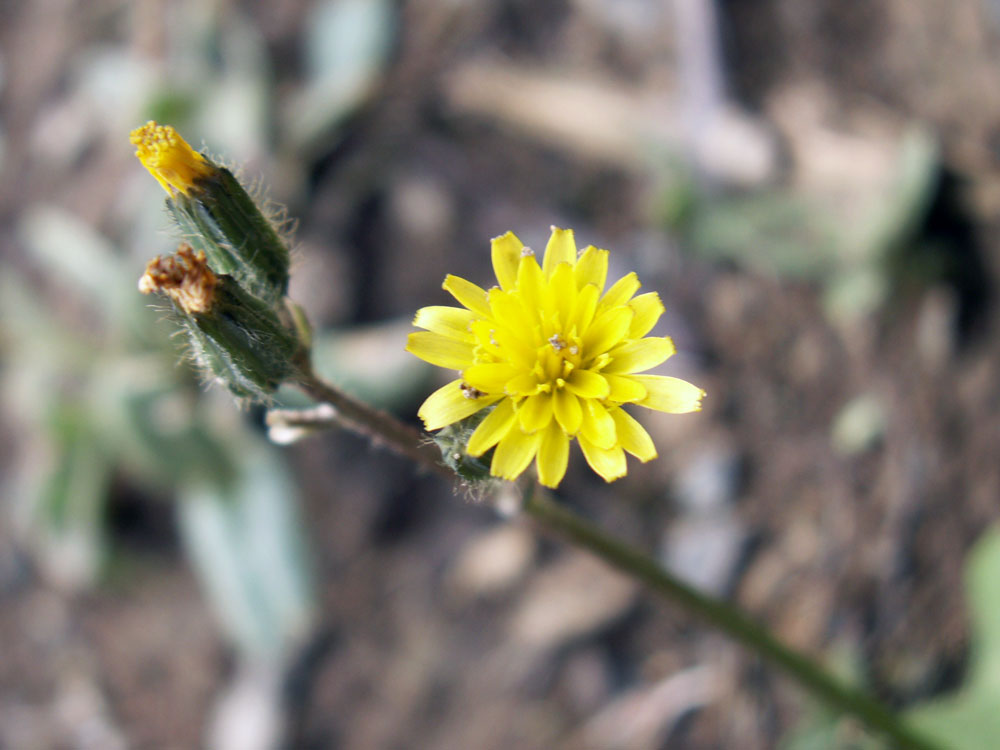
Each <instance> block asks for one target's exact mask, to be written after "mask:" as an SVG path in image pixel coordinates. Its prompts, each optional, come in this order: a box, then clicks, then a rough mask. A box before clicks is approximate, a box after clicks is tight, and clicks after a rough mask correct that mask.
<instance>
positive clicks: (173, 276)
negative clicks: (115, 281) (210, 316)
mask: <svg viewBox="0 0 1000 750" xmlns="http://www.w3.org/2000/svg"><path fill="white" fill-rule="evenodd" d="M218 283H219V279H218V277H217V276H216V275H215V274H214V273H212V270H211V269H210V268H209V267H208V262H207V261H206V260H205V253H204V252H202V251H200V250H199V251H198V252H197V253H196V252H195V251H194V249H193V248H192V247H191V246H190V245H189V244H187V243H186V242H185V243H182V244H181V245H180V247H178V248H177V252H176V253H175V254H174V255H168V256H167V257H166V258H162V257H160V256H159V255H157V256H156V257H155V258H153V259H152V260H151V261H149V263H148V264H147V265H146V272H145V273H144V274H143V275H142V278H140V279H139V291H140V292H142V293H143V294H152V293H153V292H163V293H164V294H166V295H168V296H169V297H170V298H171V299H172V300H173V301H174V302H176V303H177V304H178V306H179V307H180V308H181V309H182V310H184V311H185V312H189V313H206V312H208V311H209V310H211V309H212V305H213V304H214V302H215V287H216V286H217V285H218Z"/></svg>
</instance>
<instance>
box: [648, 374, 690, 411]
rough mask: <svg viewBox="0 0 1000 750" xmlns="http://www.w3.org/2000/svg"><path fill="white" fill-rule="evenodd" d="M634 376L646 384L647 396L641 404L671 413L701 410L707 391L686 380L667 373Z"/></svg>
mask: <svg viewBox="0 0 1000 750" xmlns="http://www.w3.org/2000/svg"><path fill="white" fill-rule="evenodd" d="M632 378H633V379H634V380H636V381H638V382H639V383H641V384H642V385H644V386H646V391H647V394H646V398H644V399H643V400H642V401H639V402H638V403H639V406H645V407H646V408H647V409H655V410H656V411H665V412H669V413H671V414H686V413H687V412H690V411H701V399H702V398H703V397H704V396H705V391H703V390H702V389H701V388H699V387H698V386H696V385H692V384H691V383H689V382H687V381H686V380H681V379H680V378H671V377H668V376H666V375H633V376H632Z"/></svg>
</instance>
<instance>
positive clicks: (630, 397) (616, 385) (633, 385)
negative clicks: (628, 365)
mask: <svg viewBox="0 0 1000 750" xmlns="http://www.w3.org/2000/svg"><path fill="white" fill-rule="evenodd" d="M601 375H603V376H604V379H605V380H607V381H608V385H609V386H611V392H610V393H609V394H608V401H614V402H615V403H617V404H627V403H630V402H632V401H642V400H643V399H644V398H646V387H645V386H644V385H642V384H641V383H638V382H637V381H636V380H635V379H634V378H632V377H630V376H628V375H610V374H608V373H606V372H604V371H602V372H601Z"/></svg>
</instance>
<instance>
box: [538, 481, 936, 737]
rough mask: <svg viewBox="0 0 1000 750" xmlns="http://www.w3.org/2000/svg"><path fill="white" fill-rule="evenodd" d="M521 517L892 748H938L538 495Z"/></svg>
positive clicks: (738, 615) (721, 605) (721, 604)
mask: <svg viewBox="0 0 1000 750" xmlns="http://www.w3.org/2000/svg"><path fill="white" fill-rule="evenodd" d="M524 510H525V512H526V513H527V514H528V515H530V516H532V517H533V518H534V519H535V520H536V521H538V522H539V523H541V524H542V525H543V526H545V527H547V528H549V529H551V530H553V531H556V532H557V533H559V534H560V535H562V536H563V537H564V538H565V539H568V540H569V541H570V542H572V543H573V544H576V545H577V546H580V547H584V548H586V549H588V550H590V551H591V552H592V553H594V554H595V555H597V556H598V557H599V558H601V559H602V560H604V561H605V562H606V563H608V564H609V565H611V566H613V567H615V568H618V570H620V571H622V572H624V573H626V574H628V575H629V576H631V577H632V578H635V579H636V580H638V581H641V582H642V583H644V584H646V586H648V587H649V588H650V589H652V590H653V591H655V592H656V593H658V594H660V595H661V596H663V597H664V598H665V599H668V600H670V601H671V602H673V603H674V604H677V605H679V606H680V607H682V608H683V609H685V610H687V611H688V612H691V613H692V614H694V615H697V616H698V617H700V618H701V619H702V620H704V621H705V622H707V623H709V624H710V625H713V626H714V627H716V628H718V629H719V630H721V631H722V632H723V633H725V634H726V635H728V636H729V637H730V638H732V639H733V640H734V641H736V642H738V643H740V644H742V645H743V646H746V647H747V648H748V649H750V650H751V651H753V652H754V653H757V654H759V655H760V656H762V657H764V658H766V659H768V660H769V661H770V662H771V663H772V664H773V665H774V666H776V667H778V668H779V669H781V670H782V671H784V672H785V673H786V674H787V675H789V676H790V677H792V678H794V679H795V680H797V681H798V682H799V684H801V685H802V686H803V687H805V688H806V689H807V690H809V691H810V692H811V693H813V695H815V696H816V697H817V698H819V699H820V700H822V701H823V702H824V703H826V704H827V705H828V706H830V707H831V708H834V709H836V710H838V711H842V712H844V713H848V714H853V715H854V716H856V717H858V718H859V719H861V720H862V721H864V722H865V723H866V724H867V725H868V726H869V727H871V728H872V729H874V730H876V731H878V732H881V733H883V734H884V735H885V736H886V737H887V738H889V739H891V740H892V741H893V743H894V746H895V747H900V748H910V749H912V750H938V746H937V745H936V744H934V743H932V742H931V741H930V740H928V739H926V738H924V737H923V736H921V735H920V734H918V733H917V732H915V731H914V730H912V729H910V728H909V727H908V726H906V725H905V724H904V723H903V721H902V720H901V719H900V717H899V716H898V715H897V714H895V713H893V712H892V711H890V710H889V709H888V708H886V707H885V706H883V705H882V704H881V703H879V702H878V701H876V700H875V699H874V698H872V697H871V696H869V695H868V694H866V693H865V692H863V691H861V690H858V689H857V688H854V687H851V686H850V685H847V684H845V683H844V682H842V681H841V680H839V679H837V678H835V677H834V676H833V675H831V674H830V673H829V672H828V671H826V670H825V669H823V668H822V667H821V666H819V664H817V663H816V662H815V661H813V660H812V659H810V658H809V657H808V656H806V655H804V654H802V653H800V652H798V651H795V650H793V649H791V648H789V647H788V646H786V645H784V644H783V643H781V641H779V640H778V639H776V638H775V637H774V636H773V635H771V634H770V633H769V632H768V631H767V630H765V629H764V628H763V627H761V626H760V625H757V624H756V623H755V622H753V621H752V620H750V619H749V618H748V617H747V616H746V615H744V614H743V613H742V612H741V611H740V610H739V609H737V608H736V607H735V606H733V605H732V604H729V603H727V602H725V601H722V600H720V599H714V598H712V597H710V596H706V595H705V594H703V593H701V592H699V591H697V590H696V589H693V588H691V587H690V586H688V585H687V584H685V583H683V582H682V581H680V580H679V579H677V578H675V577H674V576H672V575H671V574H670V573H668V572H667V571H666V570H664V569H663V567H662V566H661V565H659V564H658V563H657V562H656V561H655V560H653V559H652V558H650V557H648V556H647V555H644V554H642V553H641V552H638V551H637V550H636V549H634V548H633V547H631V546H629V545H628V544H625V543H624V542H622V541H621V540H619V539H616V538H615V537H613V536H611V535H610V534H607V533H605V532H604V531H601V529H599V528H598V527H596V526H594V525H593V524H592V523H590V522H589V521H587V520H585V519H584V518H582V517H581V516H579V515H577V514H576V513H574V512H573V511H571V510H569V509H568V508H566V507H565V506H562V505H559V504H558V503H556V502H554V501H553V500H552V498H551V496H550V495H549V494H548V493H546V492H544V491H543V490H541V489H540V488H538V489H536V490H535V491H534V492H529V496H528V497H527V499H526V501H525V505H524Z"/></svg>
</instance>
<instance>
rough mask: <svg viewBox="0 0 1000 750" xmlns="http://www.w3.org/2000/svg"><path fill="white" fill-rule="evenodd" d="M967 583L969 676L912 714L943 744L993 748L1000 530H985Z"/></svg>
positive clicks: (998, 720)
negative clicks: (963, 681)
mask: <svg viewBox="0 0 1000 750" xmlns="http://www.w3.org/2000/svg"><path fill="white" fill-rule="evenodd" d="M965 585H966V589H967V595H968V599H969V613H970V618H971V623H970V627H971V630H972V651H971V654H970V660H969V665H970V666H969V675H968V679H967V680H966V682H965V685H963V686H962V687H961V688H959V689H958V690H957V691H955V692H954V693H952V694H950V695H948V696H945V697H944V698H940V699H937V700H933V701H931V702H929V703H927V704H925V705H923V706H919V707H917V708H915V709H913V710H912V711H910V712H909V718H910V720H911V721H912V723H913V725H914V726H915V727H916V728H918V729H922V730H923V731H924V732H926V733H927V735H928V736H929V737H931V738H933V739H936V740H937V741H939V742H940V743H942V745H943V746H944V747H948V748H954V749H955V750H991V749H992V748H995V747H996V746H997V737H998V736H1000V710H998V707H1000V529H992V530H991V531H988V532H986V534H984V535H983V537H982V539H980V541H979V542H978V543H977V544H976V546H975V547H974V548H973V550H972V552H971V553H970V554H969V559H968V562H967V563H966V573H965Z"/></svg>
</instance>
